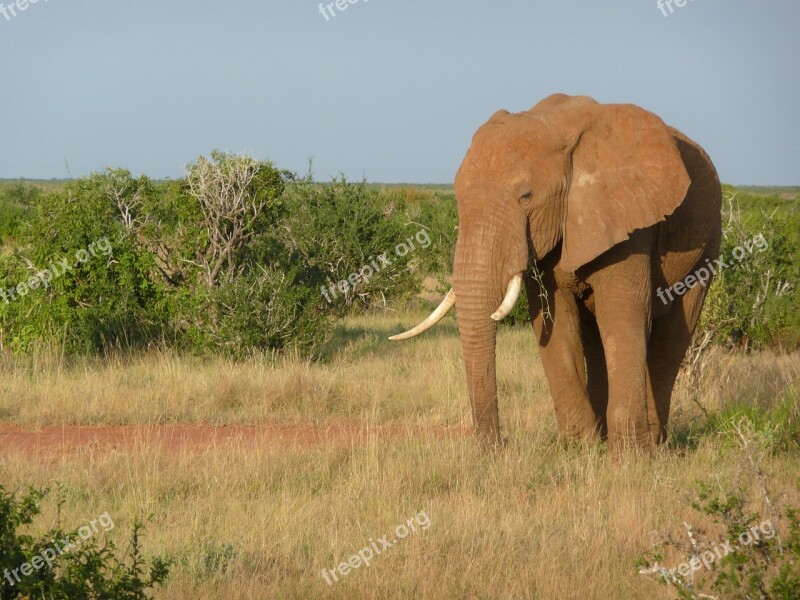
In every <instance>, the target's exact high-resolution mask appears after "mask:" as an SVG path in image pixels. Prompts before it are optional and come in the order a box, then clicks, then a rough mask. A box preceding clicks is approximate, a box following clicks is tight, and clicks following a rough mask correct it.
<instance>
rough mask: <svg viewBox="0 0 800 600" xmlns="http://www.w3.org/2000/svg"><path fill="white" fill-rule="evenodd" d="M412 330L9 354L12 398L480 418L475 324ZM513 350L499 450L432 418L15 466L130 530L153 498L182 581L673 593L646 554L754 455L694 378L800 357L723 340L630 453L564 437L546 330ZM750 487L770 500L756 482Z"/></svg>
mask: <svg viewBox="0 0 800 600" xmlns="http://www.w3.org/2000/svg"><path fill="white" fill-rule="evenodd" d="M414 318H415V316H409V317H407V318H406V317H404V318H403V319H402V321H403V325H408V324H410V323H411V321H413V320H414ZM399 329H400V322H399V320H398V319H397V318H387V317H368V318H361V319H357V320H352V321H349V322H348V328H347V331H345V332H343V333H342V334H341V335H340V336H339V338H338V339H337V340H336V342H335V344H334V345H333V346H332V347H338V348H339V351H338V352H337V353H336V354H335V355H333V356H332V357H331V358H330V359H329V360H328V361H326V362H324V363H318V364H311V365H309V364H305V363H302V362H300V361H297V360H283V361H278V362H277V363H275V362H272V361H271V360H269V359H268V358H254V359H252V360H250V361H247V362H244V363H241V364H235V363H232V362H227V361H224V360H200V359H190V358H182V357H177V356H173V355H162V354H159V355H146V356H142V357H138V358H133V359H125V360H123V359H119V360H111V361H79V362H77V363H75V364H66V363H64V362H63V361H60V360H56V359H51V358H41V357H40V358H38V359H31V360H27V361H21V360H11V359H6V362H5V363H4V364H3V365H2V370H1V371H0V373H1V377H2V382H3V385H2V388H0V394H1V395H0V411H1V412H0V415H2V418H3V420H4V421H6V422H14V423H23V424H74V423H103V424H110V423H137V424H143V423H160V422H218V423H243V422H253V423H258V422H261V423H266V422H269V423H306V422H309V421H313V422H319V423H323V422H325V421H329V420H331V419H343V418H345V419H354V420H358V421H359V422H363V423H367V424H390V423H392V424H397V423H402V424H404V425H408V426H413V425H417V424H422V423H425V424H431V423H434V424H437V425H467V424H468V423H469V418H470V417H469V414H470V413H469V408H468V406H467V402H466V399H465V398H466V393H465V384H464V381H463V379H464V378H463V369H462V365H461V359H460V351H459V344H458V338H457V336H456V330H455V325H454V324H453V323H452V322H448V323H446V324H445V325H444V326H443V327H441V328H440V329H438V330H436V331H435V332H432V334H431V335H428V336H426V337H423V338H421V339H418V340H416V341H414V342H410V343H406V344H404V345H392V344H390V343H389V342H386V341H385V337H386V335H387V334H388V333H390V332H394V331H397V330H399ZM498 348H499V350H498V368H499V378H498V379H499V381H500V382H501V383H500V394H501V418H502V422H503V427H504V432H505V434H506V435H507V437H508V438H509V443H508V446H507V447H506V448H505V449H504V450H503V451H501V452H499V453H497V454H495V455H491V456H486V455H482V454H481V453H480V452H479V451H478V449H477V448H476V447H475V446H474V444H473V443H472V441H471V440H470V439H460V438H455V437H451V438H444V439H442V438H440V437H436V436H433V435H426V434H422V433H420V434H416V435H411V436H409V437H407V438H397V439H391V440H373V441H371V442H369V443H367V444H353V445H342V444H333V443H332V444H323V445H320V446H317V447H313V448H301V447H280V446H279V445H276V444H271V443H263V445H262V446H260V447H258V448H257V450H256V451H254V450H253V447H252V446H246V447H245V446H236V445H224V446H220V447H217V448H212V449H210V450H209V451H207V452H202V453H188V452H180V453H176V454H159V453H157V452H155V451H154V450H153V449H152V448H147V447H141V448H138V449H136V450H135V451H124V452H121V451H112V452H105V453H90V452H83V453H75V454H67V455H60V456H57V457H53V458H51V459H43V460H37V461H32V460H31V459H30V457H28V456H26V455H24V454H17V455H10V456H5V457H3V458H2V459H0V480H1V481H3V482H4V484H5V485H6V486H10V487H12V488H13V487H16V486H20V485H22V484H27V483H33V484H39V485H46V484H51V483H52V482H54V481H58V482H62V483H63V484H64V488H63V489H64V491H63V494H64V495H65V499H66V503H65V506H64V508H63V509H62V524H64V525H65V526H67V527H69V526H71V525H74V526H75V527H77V526H79V525H81V524H83V523H85V522H86V521H87V520H89V519H91V518H94V517H95V516H97V515H98V514H101V513H103V512H105V511H109V513H110V514H111V515H112V517H113V518H114V521H115V524H116V528H115V529H114V530H113V531H112V532H111V533H110V535H112V536H115V538H117V537H118V539H124V538H123V535H124V533H125V530H126V529H127V528H128V527H129V526H130V524H131V522H132V520H133V518H134V517H135V516H137V515H144V516H146V517H148V525H147V529H146V537H145V547H146V551H148V552H159V553H163V552H168V553H170V554H172V555H173V556H174V557H175V558H176V561H177V563H176V566H175V567H174V570H173V575H172V577H171V579H170V582H169V584H168V586H167V587H166V588H165V589H163V590H162V591H160V592H159V597H162V598H185V599H189V598H192V599H195V598H200V599H206V598H207V599H212V598H223V597H224V598H317V597H320V598H327V597H330V598H334V597H337V598H344V597H346V598H406V597H418V598H509V599H511V598H514V599H516V598H546V599H551V598H584V599H587V598H604V599H605V598H648V599H649V598H668V597H675V596H674V593H673V590H671V589H670V588H667V587H665V586H663V585H659V584H657V583H655V582H653V581H650V580H648V579H647V578H644V577H641V576H639V575H637V574H636V569H635V568H634V561H635V560H636V558H637V557H640V556H642V555H646V554H648V553H649V552H650V550H651V545H652V543H653V540H654V539H656V538H657V537H658V536H659V535H660V534H664V533H672V534H673V535H676V536H678V535H681V533H682V532H683V523H684V521H690V522H692V523H693V524H694V525H695V526H697V527H704V526H706V527H708V526H709V525H710V523H709V522H708V521H704V520H703V519H702V518H699V517H698V515H697V513H695V512H694V511H693V510H692V509H691V508H690V507H689V502H688V500H687V498H688V497H689V496H690V494H691V491H692V489H693V482H694V481H696V480H702V481H714V480H717V479H718V480H719V481H738V480H741V479H742V478H743V477H744V478H745V480H746V478H747V475H746V470H745V469H744V467H743V462H742V456H741V453H739V452H738V451H737V450H736V447H735V445H733V444H730V443H727V442H726V441H725V439H723V436H721V435H719V434H717V433H714V432H709V433H707V434H702V435H696V436H695V437H693V438H692V439H691V442H688V441H685V440H686V439H688V437H687V436H688V434H687V433H686V432H688V431H690V430H692V428H693V427H696V426H697V424H698V423H699V422H700V421H701V420H702V419H703V417H702V413H701V411H700V409H699V408H698V407H697V405H696V404H694V402H693V401H692V399H691V394H693V393H694V394H697V395H699V396H700V401H701V402H702V403H703V406H704V407H705V408H706V409H707V410H708V411H710V412H712V413H713V412H717V411H719V410H721V409H723V408H724V407H725V406H728V405H730V404H731V403H735V402H756V403H759V404H762V405H765V406H771V403H774V402H775V401H776V398H777V397H778V396H780V394H781V393H783V392H784V390H785V388H787V387H788V386H790V385H793V382H795V381H796V380H797V377H798V374H800V357H798V356H797V355H795V356H772V355H762V356H755V357H753V356H741V355H739V356H728V355H724V354H721V353H714V354H712V356H710V357H709V358H708V362H707V367H706V371H705V375H704V377H703V379H702V385H703V388H702V390H700V393H699V394H698V390H697V389H695V388H693V389H687V388H686V387H685V386H682V387H680V388H679V390H678V392H677V394H676V400H675V402H676V406H675V410H674V413H673V414H674V426H675V428H676V431H678V432H683V433H681V434H680V435H677V436H676V442H675V443H673V444H672V445H671V446H670V447H668V448H663V449H661V450H660V451H659V452H658V453H657V454H656V455H655V456H630V457H628V458H627V459H626V460H624V461H622V462H619V461H614V460H612V459H611V458H610V457H609V456H608V454H607V453H606V451H605V449H604V448H603V447H602V446H589V447H584V446H580V445H569V444H564V443H562V442H560V441H558V440H557V438H556V435H555V420H554V417H553V411H552V408H551V406H550V399H549V395H548V392H547V387H546V384H545V381H544V377H543V374H542V368H541V364H540V362H539V361H538V358H537V357H536V350H535V344H534V341H533V339H532V335H531V334H530V333H529V332H528V331H526V330H503V331H502V332H501V334H500V340H499V346H498ZM765 461H766V462H765V464H763V465H762V467H763V468H764V470H765V471H766V473H767V474H768V476H769V477H770V480H769V482H770V486H771V493H772V495H773V498H774V499H775V500H776V501H777V502H778V503H785V502H787V501H789V500H792V501H795V502H796V493H795V491H794V488H793V483H794V481H795V480H796V479H797V477H798V476H800V467H798V463H797V454H796V453H775V454H773V455H771V456H769V457H768V458H766V459H765ZM752 499H753V507H754V508H756V509H759V510H760V509H762V508H763V507H762V506H761V504H760V502H761V501H762V499H761V497H760V495H759V494H758V493H757V492H754V493H753V494H752ZM51 509H52V506H50V505H48V510H51ZM420 511H425V512H426V513H427V515H428V516H429V517H430V519H431V522H432V524H431V526H430V528H428V529H427V530H425V531H422V532H420V533H419V534H417V535H414V534H412V535H410V536H409V537H408V538H406V539H405V540H402V541H400V542H399V543H398V544H397V545H396V546H394V547H392V548H391V549H388V550H385V552H384V554H382V555H380V556H377V557H376V558H375V559H374V560H373V561H372V565H371V566H370V567H369V568H365V567H361V568H360V569H358V570H355V571H352V572H351V573H350V574H349V575H347V576H346V577H344V578H341V579H342V580H341V581H340V582H339V583H337V584H335V585H334V586H332V587H329V586H328V585H327V584H326V583H325V582H324V581H323V579H322V577H321V571H322V569H330V568H333V567H335V566H336V565H337V564H338V563H340V562H342V561H344V560H347V558H348V557H349V556H351V555H352V554H354V553H356V552H357V551H358V550H359V549H361V548H362V547H365V546H367V545H368V543H369V540H370V539H378V538H380V537H382V536H383V535H384V534H388V533H391V532H393V530H394V528H395V527H396V526H397V525H399V524H402V523H404V522H405V521H406V519H407V518H408V517H411V516H413V515H415V514H417V513H419V512H420ZM51 517H52V512H50V513H48V514H46V515H45V519H44V521H46V523H44V525H49V524H50V521H49V519H50V518H51ZM665 560H666V561H667V564H672V565H677V564H678V563H680V562H683V561H684V560H685V557H680V556H670V557H666V559H665ZM669 561H672V562H669Z"/></svg>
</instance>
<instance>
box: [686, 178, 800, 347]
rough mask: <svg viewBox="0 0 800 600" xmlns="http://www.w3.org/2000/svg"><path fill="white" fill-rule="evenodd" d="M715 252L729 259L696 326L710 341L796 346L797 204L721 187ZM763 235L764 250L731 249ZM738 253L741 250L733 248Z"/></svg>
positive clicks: (799, 315) (799, 317)
mask: <svg viewBox="0 0 800 600" xmlns="http://www.w3.org/2000/svg"><path fill="white" fill-rule="evenodd" d="M725 196H726V198H727V202H726V206H725V208H724V210H723V229H724V231H723V241H722V248H721V250H720V256H721V257H722V258H723V260H725V261H726V262H728V263H730V266H729V267H728V268H727V269H724V270H722V272H721V273H720V275H719V276H718V277H717V278H716V279H715V280H714V282H713V283H712V285H711V287H710V289H709V294H708V298H707V300H706V305H705V311H704V314H703V319H702V323H701V330H704V331H712V332H714V333H715V338H716V341H717V342H719V343H723V344H728V345H730V346H734V345H735V346H740V347H744V348H747V347H756V348H764V347H776V348H785V349H789V350H791V349H794V348H797V347H798V346H800V311H798V310H797V307H798V306H800V285H799V283H800V282H798V279H797V274H798V272H800V203H798V202H796V201H789V200H783V199H781V198H778V197H756V196H749V195H746V194H742V193H736V192H734V191H733V189H732V188H726V190H725ZM758 236H763V238H760V239H763V240H764V241H765V242H766V244H767V248H766V250H764V251H761V250H760V249H759V248H758V247H755V248H754V249H753V251H752V252H749V251H745V253H744V256H743V258H742V260H741V261H737V260H735V259H732V257H733V256H734V251H735V250H736V249H737V247H739V248H741V247H743V246H744V245H745V244H746V243H747V242H751V243H752V241H753V239H755V238H757V237H758ZM739 252H740V254H741V251H739Z"/></svg>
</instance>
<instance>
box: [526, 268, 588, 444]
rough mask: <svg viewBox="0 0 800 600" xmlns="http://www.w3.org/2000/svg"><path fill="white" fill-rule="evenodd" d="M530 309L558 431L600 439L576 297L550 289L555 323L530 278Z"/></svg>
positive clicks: (528, 283) (527, 280)
mask: <svg viewBox="0 0 800 600" xmlns="http://www.w3.org/2000/svg"><path fill="white" fill-rule="evenodd" d="M526 285H527V290H528V307H529V310H530V312H531V318H532V320H533V328H534V332H535V333H536V338H537V341H538V342H539V354H540V356H541V359H542V366H543V367H544V372H545V376H546V377H547V383H548V385H549V387H550V395H551V396H552V398H553V404H554V406H555V412H556V422H557V424H558V430H559V432H560V433H562V434H564V435H568V436H570V437H576V438H581V439H597V437H598V427H597V423H596V419H595V413H594V410H592V405H591V404H590V402H589V396H588V394H587V390H586V368H585V363H584V355H583V344H582V340H581V321H580V317H579V314H578V305H577V301H576V300H575V297H574V296H573V295H572V294H570V293H568V292H564V291H562V290H559V289H558V288H555V287H554V286H552V287H551V286H547V287H548V304H549V307H550V313H551V316H552V319H551V318H549V317H547V318H546V317H544V316H543V315H542V311H541V310H539V306H538V295H539V289H538V285H536V284H535V283H532V282H531V281H530V280H529V278H527V277H526Z"/></svg>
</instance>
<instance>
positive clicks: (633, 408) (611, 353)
mask: <svg viewBox="0 0 800 600" xmlns="http://www.w3.org/2000/svg"><path fill="white" fill-rule="evenodd" d="M634 237H635V236H632V238H631V239H632V240H633V238H634ZM628 248H629V249H627V250H623V249H621V250H620V252H619V253H614V252H612V253H611V254H610V255H609V256H607V257H606V258H605V259H604V260H603V261H602V262H603V263H604V264H601V265H600V268H599V269H598V270H597V271H595V272H594V273H592V274H591V275H590V276H589V277H588V278H587V281H588V282H589V284H590V285H591V286H592V289H593V291H594V297H595V316H596V318H597V325H598V328H599V331H600V336H601V338H602V340H603V350H604V352H605V358H606V366H607V370H608V408H607V410H606V419H607V423H608V440H609V444H610V446H611V449H612V451H614V452H619V451H620V450H622V449H623V448H625V447H626V446H638V447H640V448H647V449H651V448H653V447H654V446H655V444H654V440H653V439H652V438H651V434H650V424H649V420H648V408H647V343H648V338H649V334H650V293H651V291H650V277H651V275H650V255H649V252H645V251H641V250H640V251H638V252H634V251H632V250H631V249H630V248H631V246H629V247H628ZM645 248H646V249H648V250H649V248H648V247H647V246H646V245H645Z"/></svg>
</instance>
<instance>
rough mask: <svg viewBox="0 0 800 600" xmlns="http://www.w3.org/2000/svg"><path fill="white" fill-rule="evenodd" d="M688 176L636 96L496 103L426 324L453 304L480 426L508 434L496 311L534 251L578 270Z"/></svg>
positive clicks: (471, 160) (664, 203) (666, 203)
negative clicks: (631, 101)
mask: <svg viewBox="0 0 800 600" xmlns="http://www.w3.org/2000/svg"><path fill="white" fill-rule="evenodd" d="M689 183H690V182H689V176H688V175H687V173H686V170H685V168H684V166H683V163H682V161H681V157H680V154H679V152H678V150H677V148H676V145H675V142H674V140H673V138H672V135H671V133H670V131H669V129H668V128H667V126H666V125H665V124H664V123H663V122H662V121H661V120H660V119H659V118H658V117H657V116H655V115H653V114H652V113H649V112H647V111H645V110H643V109H641V108H638V107H635V106H633V105H601V104H598V103H597V102H595V101H594V100H592V99H591V98H587V97H570V96H566V95H563V94H556V95H553V96H550V97H548V98H547V99H545V100H543V101H542V102H540V103H539V104H537V105H536V106H534V107H533V108H532V109H531V110H529V111H527V112H522V113H516V114H510V113H508V112H507V111H504V110H503V111H499V112H497V113H495V114H494V115H493V116H492V117H491V118H490V119H489V121H488V122H487V123H486V124H484V125H483V126H482V127H481V128H480V129H479V130H478V131H477V133H476V134H475V136H474V137H473V139H472V145H471V146H470V148H469V150H468V152H467V155H466V157H465V158H464V161H463V163H462V164H461V167H460V169H459V171H458V174H457V175H456V179H455V191H456V198H457V201H458V217H459V230H458V240H457V242H456V254H455V264H454V271H453V288H452V289H451V291H450V292H449V293H448V294H447V296H446V297H445V300H444V301H443V302H442V304H441V305H440V306H439V308H437V309H436V311H434V313H433V314H432V315H431V316H430V317H428V319H426V320H425V321H424V322H423V323H421V324H420V325H418V326H417V327H415V328H414V329H412V330H410V331H409V332H406V333H405V334H401V335H398V336H394V337H393V338H391V339H396V340H397V339H407V338H409V337H413V336H414V335H418V334H419V333H422V332H423V331H425V330H426V329H428V328H429V327H431V326H432V325H433V324H435V323H436V322H437V321H438V320H439V319H441V318H442V317H443V316H444V314H446V313H447V311H448V310H449V309H450V308H452V307H453V306H454V305H455V306H457V308H458V326H459V335H460V338H461V345H462V350H463V354H464V361H465V365H466V374H467V383H468V387H469V395H470V400H471V404H472V414H473V420H474V424H475V428H476V432H477V433H478V434H479V435H480V436H481V437H482V438H483V439H484V440H486V441H489V442H491V443H496V442H498V441H499V423H498V412H497V383H496V374H495V339H496V327H497V321H499V320H501V319H502V318H504V317H505V316H506V315H508V313H509V312H510V311H511V310H512V308H513V307H514V304H515V302H516V300H517V298H518V296H519V293H520V289H521V283H522V280H523V276H524V275H525V273H526V272H527V269H528V265H529V260H531V259H536V260H541V259H543V258H545V257H547V256H548V255H549V254H550V253H552V252H554V251H556V252H560V256H559V257H557V260H555V261H554V262H555V263H557V268H559V269H561V270H564V271H567V272H573V273H574V272H575V271H578V270H579V269H580V268H581V267H582V266H584V265H587V264H588V263H590V262H591V261H592V260H593V259H595V258H597V257H598V256H600V255H601V254H603V253H604V252H605V251H607V250H608V249H609V248H611V247H612V246H614V245H615V244H617V243H619V242H622V241H623V240H626V239H627V238H628V237H629V235H630V234H631V233H632V232H633V231H634V230H636V229H640V228H644V227H648V226H650V225H653V224H655V223H657V222H658V221H661V220H663V219H664V218H665V217H666V216H667V215H669V214H671V213H672V212H673V211H674V210H675V209H676V208H677V207H678V206H679V205H680V204H681V202H682V200H683V199H684V197H685V195H686V191H687V189H688V187H689Z"/></svg>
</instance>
